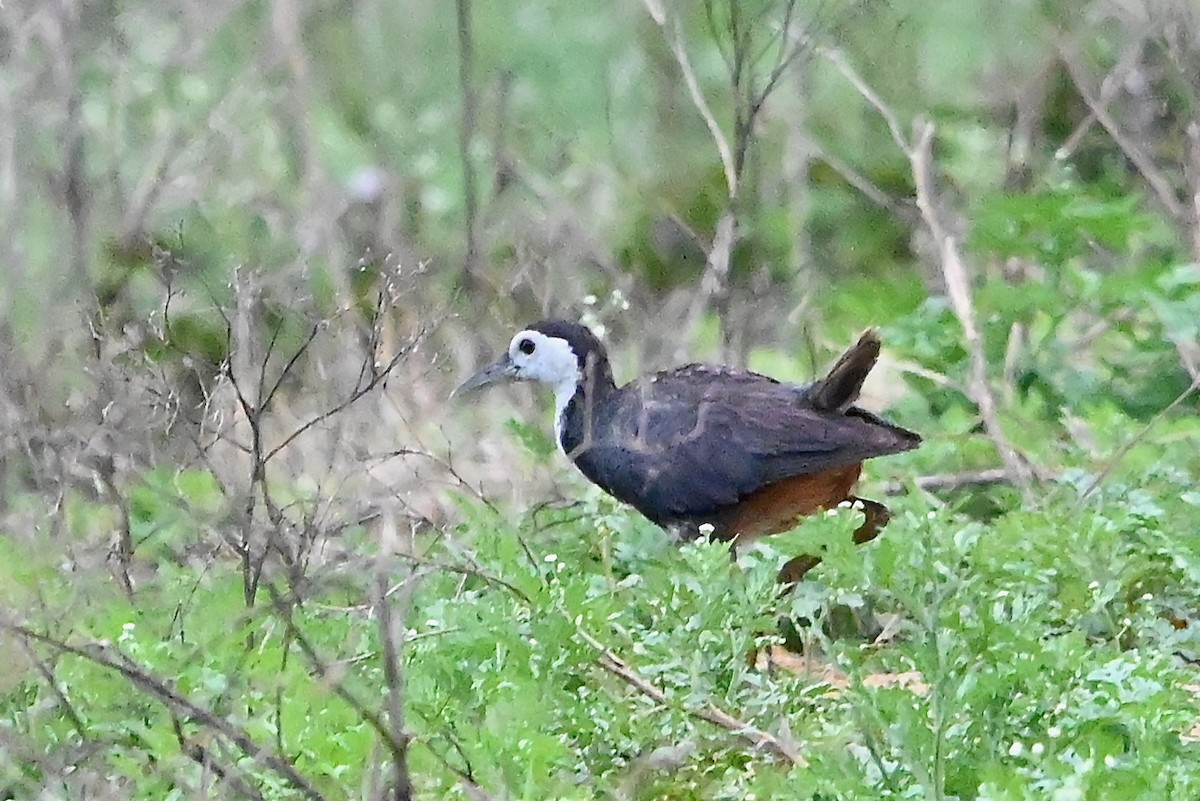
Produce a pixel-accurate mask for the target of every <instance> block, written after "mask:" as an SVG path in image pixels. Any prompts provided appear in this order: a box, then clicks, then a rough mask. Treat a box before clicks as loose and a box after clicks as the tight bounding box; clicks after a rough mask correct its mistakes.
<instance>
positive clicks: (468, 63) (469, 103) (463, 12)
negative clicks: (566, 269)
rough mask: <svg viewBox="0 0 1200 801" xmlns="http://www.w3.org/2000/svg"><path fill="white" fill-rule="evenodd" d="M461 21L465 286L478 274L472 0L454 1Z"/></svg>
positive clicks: (460, 145) (460, 138) (476, 103)
mask: <svg viewBox="0 0 1200 801" xmlns="http://www.w3.org/2000/svg"><path fill="white" fill-rule="evenodd" d="M454 8H455V13H456V16H457V20H458V90H459V92H460V93H461V95H462V118H461V120H460V122H459V131H458V148H459V158H460V159H461V160H462V171H463V176H462V179H463V216H464V225H465V226H466V240H467V242H466V245H467V253H466V259H465V261H464V263H463V270H462V275H463V286H464V287H466V288H468V289H469V288H471V287H472V286H474V284H475V280H476V278H477V277H478V275H477V273H478V267H479V265H478V260H479V232H478V227H479V224H478V219H477V218H478V216H479V215H478V205H479V197H478V189H477V187H476V184H477V181H476V176H475V162H474V160H473V159H472V158H471V143H472V142H473V141H474V139H475V117H476V114H477V111H478V106H479V98H478V93H477V92H476V89H475V83H474V76H473V72H474V62H475V42H474V37H473V36H472V33H471V0H455V4H454Z"/></svg>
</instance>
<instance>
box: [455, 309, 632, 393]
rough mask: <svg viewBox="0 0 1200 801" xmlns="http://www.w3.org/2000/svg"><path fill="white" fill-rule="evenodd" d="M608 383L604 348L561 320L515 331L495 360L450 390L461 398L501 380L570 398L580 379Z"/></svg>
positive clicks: (581, 329)
mask: <svg viewBox="0 0 1200 801" xmlns="http://www.w3.org/2000/svg"><path fill="white" fill-rule="evenodd" d="M585 375H588V376H590V377H591V378H592V379H593V380H595V379H597V378H599V379H601V380H607V381H608V382H609V383H611V381H612V376H611V373H610V372H609V367H608V358H607V356H606V355H605V352H604V346H603V345H602V344H601V343H600V340H599V339H597V338H596V335H595V334H593V333H592V332H591V331H590V330H588V328H586V327H585V326H583V325H580V324H579V323H570V322H566V321H564V320H543V321H541V322H538V323H534V324H533V325H531V326H529V327H528V328H525V329H524V330H522V331H518V332H517V333H516V335H515V336H513V338H512V340H511V341H510V342H509V343H508V350H507V352H506V353H505V354H504V356H503V357H501V358H500V359H499V361H497V362H495V363H494V364H490V365H488V366H487V367H485V368H483V369H482V370H480V371H479V372H477V373H475V374H474V375H473V376H471V377H470V378H468V379H467V380H466V381H464V382H463V383H462V385H461V386H459V388H458V389H456V390H454V394H455V395H462V394H464V393H467V392H470V391H472V390H476V389H480V388H481V387H484V386H487V385H489V384H494V383H497V382H501V381H514V380H516V381H539V382H541V383H543V384H547V385H549V386H551V387H554V390H555V394H556V395H558V394H562V393H566V394H567V397H570V396H571V395H572V394H574V392H575V388H576V387H577V386H578V385H579V384H580V382H581V381H582V379H583V376H585Z"/></svg>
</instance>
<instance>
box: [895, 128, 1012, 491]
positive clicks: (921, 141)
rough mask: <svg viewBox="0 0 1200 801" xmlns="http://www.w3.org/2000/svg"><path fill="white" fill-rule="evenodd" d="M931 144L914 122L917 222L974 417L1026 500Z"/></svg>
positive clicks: (930, 133) (912, 154) (930, 137)
mask: <svg viewBox="0 0 1200 801" xmlns="http://www.w3.org/2000/svg"><path fill="white" fill-rule="evenodd" d="M932 143H933V125H932V123H929V122H927V121H920V122H918V124H917V130H916V143H915V144H914V145H913V147H912V149H911V150H910V151H908V157H909V160H910V161H911V162H912V172H913V180H914V182H915V184H916V189H917V208H919V209H920V211H921V217H922V218H923V219H924V221H925V225H926V226H927V227H928V228H929V233H930V235H931V236H932V237H933V239H934V242H936V243H937V246H938V249H939V253H938V255H939V259H940V261H941V267H942V275H943V277H944V278H945V281H946V292H947V294H948V295H949V296H950V305H951V307H952V308H953V309H954V315H955V317H957V318H958V322H959V325H961V326H962V329H963V338H964V340H965V344H966V347H967V352H968V354H969V356H970V362H971V377H970V383H969V385H968V387H967V392H968V395H969V396H970V398H971V400H972V401H974V403H975V405H976V406H977V407H979V415H980V417H982V418H983V424H984V426H986V427H987V431H988V435H989V436H990V437H991V439H992V442H993V443H995V445H996V449H997V450H998V451H999V452H1000V458H1001V459H1003V460H1004V465H1005V469H1006V470H1007V471H1008V472H1009V476H1010V480H1011V481H1012V482H1013V483H1014V484H1016V485H1017V486H1018V487H1020V488H1021V490H1022V492H1023V493H1024V494H1025V496H1026V498H1028V497H1029V485H1030V481H1031V478H1032V475H1031V472H1030V470H1029V466H1028V465H1027V464H1026V463H1025V461H1024V459H1023V458H1022V457H1021V455H1020V454H1019V453H1017V450H1016V448H1014V447H1013V446H1012V443H1010V442H1009V440H1008V437H1007V436H1006V435H1005V433H1004V429H1003V427H1002V426H1001V425H1000V414H999V412H998V411H997V408H996V399H995V397H994V396H993V395H992V390H991V387H990V386H989V384H988V379H987V360H986V357H985V356H984V353H983V336H982V334H981V333H980V331H979V327H978V325H977V324H976V322H975V306H974V303H973V301H972V300H971V283H970V279H969V278H968V277H967V270H966V266H965V265H964V264H963V259H962V254H961V253H960V252H959V249H958V243H957V241H956V239H955V237H954V236H953V235H952V234H951V233H950V232H949V231H948V230H947V229H946V227H945V226H944V225H943V223H942V220H941V214H940V212H939V210H938V208H937V205H936V200H935V198H934V189H933V155H932Z"/></svg>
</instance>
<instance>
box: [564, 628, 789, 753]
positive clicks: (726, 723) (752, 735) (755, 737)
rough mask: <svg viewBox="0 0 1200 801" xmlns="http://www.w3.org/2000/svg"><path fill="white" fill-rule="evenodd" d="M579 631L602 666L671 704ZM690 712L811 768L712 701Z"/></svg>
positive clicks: (781, 744) (766, 734) (775, 739)
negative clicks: (594, 650)
mask: <svg viewBox="0 0 1200 801" xmlns="http://www.w3.org/2000/svg"><path fill="white" fill-rule="evenodd" d="M576 631H577V633H578V634H579V637H580V639H582V640H583V641H584V642H586V643H587V644H588V645H590V646H591V647H592V648H595V649H596V650H597V651H599V652H600V667H602V668H604V669H605V670H607V671H608V672H609V673H611V674H613V675H614V676H616V677H617V678H619V679H621V680H622V681H624V682H625V683H626V684H628V685H629V686H631V687H633V688H634V689H636V690H637V691H638V692H640V693H642V695H645V696H646V697H648V698H651V699H653V700H654V701H656V702H657V703H660V704H663V705H664V706H670V705H671V702H670V699H668V698H667V694H666V693H665V692H663V691H662V690H660V689H659V688H657V687H655V686H654V685H653V684H651V683H650V682H649V681H647V680H646V678H645V677H644V676H642V674H640V673H638V672H637V669H636V668H634V667H633V666H632V665H630V664H629V663H628V662H626V661H624V660H623V659H621V657H619V656H617V655H616V654H614V653H613V652H612V651H611V650H609V649H608V648H606V647H605V646H604V644H603V643H602V642H600V641H599V640H597V639H596V638H595V637H593V636H592V635H590V634H588V633H587V632H586V631H584V630H583V629H581V628H576ZM686 711H687V712H688V714H690V715H693V716H694V717H697V718H700V719H701V720H704V721H707V722H709V723H712V724H713V725H715V726H719V727H721V728H722V729H725V730H726V731H728V732H730V733H731V734H734V735H736V736H737V737H740V738H741V739H743V740H746V741H748V742H749V743H751V744H752V745H754V746H755V747H756V748H760V749H762V750H764V751H767V752H768V753H771V754H774V755H775V756H777V757H779V758H781V759H783V760H785V761H787V762H790V763H791V764H793V765H796V766H799V767H807V766H808V760H806V759H805V758H804V757H803V756H802V755H800V754H799V753H798V752H797V751H796V750H795V749H794V748H792V747H791V746H790V745H789V744H787V743H785V742H783V741H782V740H781V739H779V738H778V737H776V736H775V735H773V734H771V733H770V732H766V731H763V730H762V729H759V728H756V727H755V726H753V725H752V724H750V723H747V722H746V721H744V720H741V719H739V718H736V717H734V716H733V715H731V714H729V713H728V712H726V711H725V710H723V709H721V708H720V707H718V706H716V705H715V704H713V703H711V702H710V703H708V704H707V705H705V706H703V707H700V708H698V709H687V710H686Z"/></svg>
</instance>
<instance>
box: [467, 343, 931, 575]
mask: <svg viewBox="0 0 1200 801" xmlns="http://www.w3.org/2000/svg"><path fill="white" fill-rule="evenodd" d="M880 347H881V342H880V338H879V335H878V332H877V331H876V330H875V329H868V330H867V331H865V332H864V333H863V334H862V335H861V336H860V337H859V338H858V341H857V342H856V343H855V344H854V345H852V346H851V347H850V348H849V349H848V350H846V352H845V353H844V354H842V356H841V357H840V358H839V359H838V360H837V361H836V362H835V363H834V365H833V366H832V367H831V368H830V370H829V371H828V373H826V375H825V376H824V377H822V378H820V379H818V380H817V381H814V382H813V383H811V384H808V385H799V384H792V383H786V382H782V381H778V380H776V379H774V378H770V377H768V376H766V375H761V374H759V373H755V372H751V371H748V370H742V369H736V368H733V367H728V366H722V365H715V364H699V363H692V364H687V365H684V366H682V367H677V368H675V369H670V370H665V371H661V372H655V373H651V374H648V375H644V376H641V377H639V378H636V379H634V380H632V381H630V382H628V383H626V384H624V385H620V386H618V384H617V383H616V381H615V380H614V378H613V369H612V365H611V363H610V362H609V357H608V351H607V349H606V348H605V346H604V344H603V343H602V342H601V341H600V339H599V338H597V336H596V335H595V334H594V333H593V332H592V331H591V330H590V329H589V328H588V327H586V326H584V325H582V324H580V323H575V322H571V321H568V320H561V319H547V320H541V321H538V322H535V323H532V324H530V325H528V326H526V327H525V328H523V329H521V330H520V331H518V332H517V333H516V334H515V335H514V336H513V337H512V339H511V341H510V342H509V346H508V349H507V350H506V351H505V353H504V355H503V356H502V357H501V358H500V359H499V360H498V361H496V362H495V363H493V364H490V365H488V366H487V367H484V368H483V369H481V370H479V371H478V372H476V373H474V374H473V375H471V376H470V377H469V378H468V379H467V380H466V381H464V382H463V383H462V384H461V385H460V386H459V387H458V388H457V389H456V390H455V391H454V393H453V395H455V396H463V395H466V394H468V393H472V392H474V391H477V390H479V389H481V388H483V387H485V386H488V385H493V384H497V383H502V382H507V381H513V380H517V381H536V382H539V383H541V384H545V385H548V386H549V387H550V388H551V389H552V391H553V394H554V409H555V410H554V433H555V437H554V438H555V440H556V442H557V444H558V447H559V449H560V450H561V451H562V452H563V453H564V454H565V455H566V456H567V458H568V459H569V460H570V461H571V462H572V463H574V465H575V466H576V467H577V468H578V469H579V471H580V472H582V473H583V475H584V476H585V477H586V478H587V479H588V480H589V481H591V482H592V483H594V484H596V485H597V486H598V487H600V488H601V489H602V490H604V491H605V492H606V493H608V494H609V495H611V496H613V497H614V498H616V499H617V500H619V501H621V502H623V503H625V504H628V505H629V506H632V507H633V508H634V509H636V510H637V511H638V512H640V513H641V514H642V515H644V516H645V517H646V518H648V519H649V520H650V521H652V522H653V523H655V524H657V525H658V526H660V527H661V528H663V529H666V530H667V531H670V532H673V533H674V534H675V535H676V536H677V537H679V538H681V539H683V540H693V539H699V538H707V539H710V540H716V541H721V542H729V543H731V544H732V545H734V546H735V547H737V546H740V545H743V544H745V543H747V542H750V541H753V540H755V539H757V538H759V537H764V536H768V535H771V534H776V533H780V532H783V531H787V530H790V529H792V528H794V527H795V526H796V525H797V524H798V522H799V519H800V518H802V517H804V516H806V515H811V514H813V513H815V512H818V511H820V510H825V509H832V508H834V507H836V506H838V505H839V504H842V503H846V502H849V503H850V504H851V505H853V506H855V507H856V508H858V509H860V510H861V511H862V512H863V514H864V523H863V524H862V525H861V526H860V527H859V528H858V530H856V531H855V532H854V535H853V536H854V541H855V542H856V543H863V542H867V541H869V540H872V539H874V538H875V537H876V536H877V535H878V533H879V531H880V530H881V529H882V528H883V526H884V525H886V524H887V522H888V519H889V517H890V514H889V512H888V510H887V508H886V507H885V506H884V505H883V504H880V503H878V502H876V501H872V500H869V499H866V498H859V497H857V496H855V495H854V490H855V487H856V485H857V483H858V479H859V476H860V474H861V472H862V464H863V462H864V461H865V460H867V459H871V458H874V457H878V456H887V455H890V454H896V453H900V452H903V451H908V450H911V449H913V448H916V447H917V446H918V445H920V443H921V437H920V435H919V434H917V433H915V432H913V431H909V430H908V429H905V428H902V427H900V426H898V425H896V424H894V423H891V422H888V421H887V420H884V419H883V418H882V417H879V416H877V415H875V414H873V413H871V412H869V411H867V410H865V409H863V408H860V407H859V406H856V405H855V402H856V401H857V400H858V398H859V395H860V392H861V390H862V386H863V382H864V381H865V380H866V377H867V374H868V373H869V372H870V371H871V368H872V367H874V365H875V363H876V361H877V359H878V357H879V352H880ZM819 561H820V560H819V559H818V558H817V557H815V556H812V555H808V554H802V555H800V556H798V557H795V558H794V559H792V560H790V561H789V562H788V563H787V564H785V565H784V566H783V568H782V569H781V570H780V573H779V580H780V581H781V582H784V583H787V584H791V583H794V582H796V581H799V580H800V578H802V577H803V575H804V574H805V573H807V572H808V570H810V569H811V568H812V567H813V566H815V565H816V564H817V563H818V562H819Z"/></svg>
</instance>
